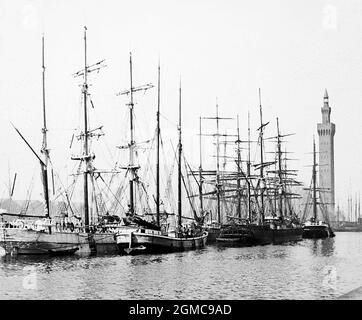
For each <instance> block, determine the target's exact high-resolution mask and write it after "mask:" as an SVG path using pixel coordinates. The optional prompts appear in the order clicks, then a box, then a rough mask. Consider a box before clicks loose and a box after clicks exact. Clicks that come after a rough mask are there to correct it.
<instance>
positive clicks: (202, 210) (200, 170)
mask: <svg viewBox="0 0 362 320" xmlns="http://www.w3.org/2000/svg"><path fill="white" fill-rule="evenodd" d="M199 135H200V137H199V146H200V165H199V200H200V210H201V214H203V212H204V203H203V197H202V186H203V182H204V181H203V179H202V132H201V117H200V119H199Z"/></svg>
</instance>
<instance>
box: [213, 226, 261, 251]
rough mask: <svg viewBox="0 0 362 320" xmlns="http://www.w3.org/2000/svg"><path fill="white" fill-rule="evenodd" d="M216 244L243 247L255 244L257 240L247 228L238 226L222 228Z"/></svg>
mask: <svg viewBox="0 0 362 320" xmlns="http://www.w3.org/2000/svg"><path fill="white" fill-rule="evenodd" d="M216 242H217V244H219V245H223V246H233V247H240V246H241V247H242V246H250V245H253V244H255V243H256V242H255V238H254V237H253V234H252V233H251V232H250V230H249V229H248V227H247V226H242V225H236V226H226V227H222V228H221V231H220V234H219V236H217V237H216Z"/></svg>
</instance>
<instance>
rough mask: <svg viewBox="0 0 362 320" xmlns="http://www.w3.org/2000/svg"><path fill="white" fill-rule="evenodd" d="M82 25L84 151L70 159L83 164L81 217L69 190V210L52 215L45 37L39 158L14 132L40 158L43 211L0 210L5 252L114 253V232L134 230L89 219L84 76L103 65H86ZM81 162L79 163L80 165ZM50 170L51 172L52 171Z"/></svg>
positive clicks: (91, 176)
mask: <svg viewBox="0 0 362 320" xmlns="http://www.w3.org/2000/svg"><path fill="white" fill-rule="evenodd" d="M86 30H87V29H86V27H85V28H84V68H83V69H82V70H81V71H79V72H77V73H76V75H75V76H83V79H84V81H83V86H82V96H83V112H84V131H83V132H82V133H81V134H80V140H83V154H82V155H81V156H77V157H72V159H73V160H78V161H80V164H81V165H83V170H82V172H79V173H78V174H77V175H79V176H83V217H81V216H77V215H76V214H74V212H73V210H72V204H71V203H70V199H69V197H68V194H65V195H66V199H67V203H68V205H69V206H68V208H69V209H70V211H71V214H70V215H69V216H68V213H65V214H64V215H63V216H62V217H55V216H51V208H50V195H49V187H48V181H49V177H48V175H49V168H53V167H52V163H51V161H50V157H49V149H48V145H47V131H48V129H47V125H46V108H45V106H46V105H45V66H44V37H43V38H42V69H43V72H42V80H43V82H42V84H43V128H42V134H43V143H42V149H41V153H42V154H43V158H41V157H40V156H39V155H38V154H37V153H36V152H35V150H34V149H33V148H32V147H31V146H30V144H29V143H28V142H27V140H26V139H25V138H24V136H23V135H22V134H21V133H20V131H19V130H18V129H17V128H15V127H14V128H15V130H16V132H17V133H18V134H19V135H20V137H21V138H22V139H23V140H24V142H25V143H26V144H27V146H28V147H29V149H30V150H31V151H32V153H33V154H34V155H35V157H36V158H37V159H38V160H39V162H40V167H41V177H42V184H43V189H44V215H43V216H39V215H28V214H27V215H23V214H22V213H10V212H2V213H0V216H1V225H0V247H1V248H3V250H4V251H5V253H6V254H19V255H20V254H40V255H43V254H57V255H58V254H81V255H90V254H95V253H117V252H118V246H117V243H116V240H115V233H116V232H117V231H118V229H119V228H123V229H127V230H129V229H131V230H134V228H132V227H131V226H130V227H128V226H124V225H123V224H122V223H120V221H118V220H117V219H113V220H112V219H110V217H109V216H108V215H105V216H104V217H103V218H104V219H99V220H98V222H93V223H92V224H91V223H90V219H89V217H90V206H89V187H88V184H89V181H88V180H91V181H92V182H94V180H93V179H94V174H96V170H95V168H94V166H93V165H92V161H93V159H94V155H91V152H90V148H89V139H90V138H91V137H92V136H96V132H95V131H96V130H95V129H93V130H90V129H89V126H88V106H87V101H88V99H90V94H89V92H88V82H87V76H88V74H89V73H91V72H93V71H98V70H99V69H100V68H102V64H101V62H99V63H96V64H95V65H92V66H89V65H88V64H87V33H86ZM80 167H81V166H79V168H80ZM52 173H53V172H52ZM9 216H10V217H11V216H12V217H13V219H12V220H9V221H7V220H5V218H4V217H9Z"/></svg>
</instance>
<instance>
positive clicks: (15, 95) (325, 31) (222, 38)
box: [0, 0, 362, 208]
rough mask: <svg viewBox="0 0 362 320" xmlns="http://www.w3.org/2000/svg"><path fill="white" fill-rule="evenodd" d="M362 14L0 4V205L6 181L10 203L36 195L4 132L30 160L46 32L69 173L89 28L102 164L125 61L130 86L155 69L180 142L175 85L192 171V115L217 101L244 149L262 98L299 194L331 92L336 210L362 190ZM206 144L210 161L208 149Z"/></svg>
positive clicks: (331, 6) (159, 2) (148, 100)
mask: <svg viewBox="0 0 362 320" xmlns="http://www.w3.org/2000/svg"><path fill="white" fill-rule="evenodd" d="M361 16H362V2H361V1H359V0H356V1H355V0H348V1H337V0H329V1H324V0H323V1H322V0H303V1H301V0H295V1H287V0H279V1H277V0H273V1H270V0H256V1H240V0H238V1H236V0H226V1H225V0H222V1H219V0H207V1H206V0H192V1H191V0H183V1H176V0H167V1H166V0H153V1H149V0H148V1H147V0H135V1H116V0H105V1H96V0H93V1H92V0H87V1H80V0H73V1H70V0H64V1H55V0H46V1H40V0H18V1H8V0H0V145H1V148H0V197H3V196H4V197H6V195H7V193H8V185H9V176H10V177H12V176H13V175H14V173H15V172H16V173H17V185H16V190H15V192H14V198H17V199H24V198H25V197H26V196H25V195H26V192H27V189H29V186H30V184H31V183H32V181H33V184H34V192H33V196H32V197H33V198H39V197H40V193H41V186H40V178H39V175H40V173H39V165H38V162H37V161H36V159H35V158H34V156H33V155H32V154H31V153H30V151H29V149H28V148H27V147H26V146H25V144H24V143H23V142H22V141H21V140H20V138H19V136H18V135H17V134H16V132H15V131H14V129H13V128H12V127H11V124H10V123H11V122H12V123H14V125H15V126H16V127H17V128H18V129H19V130H20V131H21V132H22V133H23V135H24V136H26V138H27V139H28V141H29V142H30V143H31V144H32V146H33V147H34V149H36V150H40V148H41V127H42V91H41V90H42V89H41V72H42V69H41V37H42V34H44V36H45V62H46V105H47V121H48V129H49V145H50V148H51V156H52V159H54V163H56V166H57V167H58V168H59V171H60V172H62V173H63V174H68V173H70V172H71V169H72V168H73V166H74V163H73V164H69V163H70V162H69V161H68V160H69V156H70V155H71V153H72V152H73V151H72V150H70V149H69V144H70V140H71V136H72V134H73V132H74V129H75V128H76V127H77V126H78V125H79V123H80V120H81V113H80V102H81V100H80V93H81V87H80V85H81V83H82V79H79V78H74V77H73V76H72V74H74V73H75V72H76V71H78V70H80V69H81V68H82V66H83V59H84V57H83V50H84V48H83V27H84V26H87V30H88V31H87V39H88V61H89V64H92V63H95V62H98V61H100V60H103V59H105V64H106V65H107V66H106V67H105V68H104V69H102V70H100V72H99V73H97V74H94V75H91V76H90V84H91V87H90V92H91V93H92V99H93V102H94V105H95V108H94V110H92V113H94V117H93V118H92V122H91V125H92V126H94V127H96V126H99V125H103V126H104V129H103V130H104V132H105V134H106V135H105V137H104V139H105V140H106V141H107V147H106V149H104V150H103V153H102V154H107V155H109V159H112V155H114V153H115V149H116V148H115V146H116V145H120V144H122V143H124V142H125V141H126V139H125V137H126V136H125V134H126V132H127V130H128V123H127V119H126V118H125V115H126V113H127V112H126V111H127V109H126V106H125V103H126V102H127V101H126V100H125V98H124V97H119V96H116V93H117V92H119V91H121V90H125V89H127V88H128V87H129V53H130V52H132V57H133V62H134V84H135V85H142V84H146V83H153V84H156V83H157V64H158V61H159V60H160V63H161V113H162V117H161V121H162V122H161V125H162V128H163V132H164V133H165V137H167V139H170V137H173V136H175V134H176V122H177V108H178V87H179V83H180V79H181V83H182V119H183V133H184V138H183V139H184V150H185V154H186V157H188V159H189V162H190V163H192V165H193V166H194V167H196V166H197V165H198V159H199V157H198V148H199V144H198V141H199V138H198V136H197V133H198V123H199V117H200V116H213V115H215V104H216V100H217V101H218V105H219V113H220V116H225V117H233V118H236V115H239V118H240V132H241V135H242V138H244V139H246V135H247V114H248V112H250V118H251V131H252V135H253V136H254V137H256V134H257V132H256V129H257V127H258V126H259V125H258V124H259V118H258V117H259V107H258V105H259V101H258V88H261V92H262V105H263V112H264V114H263V118H264V121H270V125H269V126H268V127H267V128H266V132H265V135H266V136H268V135H270V136H271V135H275V130H276V128H275V122H276V117H278V118H279V121H280V128H281V131H282V133H295V135H293V136H291V137H290V138H289V139H288V143H287V148H288V151H292V152H294V153H293V156H292V157H293V158H296V159H298V160H297V161H295V162H294V163H293V167H294V168H296V169H298V170H299V180H300V181H302V182H304V183H305V184H306V185H309V182H310V179H311V168H310V167H308V165H310V164H311V162H312V155H311V154H310V153H311V151H312V141H313V135H316V136H317V123H318V122H321V119H322V118H321V107H322V106H323V95H324V90H325V88H327V90H328V93H329V98H330V106H331V108H332V113H331V120H332V122H334V123H335V124H336V135H335V185H336V202H337V203H339V204H340V206H341V207H342V208H346V207H347V196H348V194H351V195H352V196H353V197H354V196H355V194H358V193H359V192H360V191H361V190H362V186H361V183H362V182H361V181H362V179H361V177H362V166H361V159H360V158H361V155H362V144H361V143H360V141H361V137H362V124H361V120H360V119H361V115H362V111H361V101H362V91H361V83H362V81H361V80H362V39H361V35H362V19H361ZM136 102H137V104H136V106H135V112H136V117H137V123H138V125H139V129H140V130H138V131H137V132H138V136H137V138H138V139H139V141H142V139H147V137H149V136H150V135H152V133H153V131H154V128H155V112H156V106H157V90H155V89H151V90H149V91H148V92H146V93H145V94H143V93H142V94H139V95H137V97H136ZM92 116H93V114H92ZM204 130H205V132H206V131H207V132H210V133H211V132H213V131H214V130H215V124H214V123H212V124H210V123H205V124H204ZM221 131H224V132H227V133H229V134H234V133H235V131H236V120H234V121H232V120H230V121H224V122H223V123H222V124H221ZM176 143H177V142H176V140H174V145H176ZM203 143H204V144H205V147H204V148H205V149H204V152H203V154H204V161H205V162H206V163H209V162H210V161H213V159H212V157H211V156H212V152H213V151H212V150H213V146H212V141H210V140H207V138H204V141H203ZM206 145H209V147H206ZM244 155H245V154H244ZM109 159H108V162H106V161H105V162H104V163H102V165H104V166H106V165H107V164H111V161H112V160H109ZM211 165H212V163H211V162H210V166H211Z"/></svg>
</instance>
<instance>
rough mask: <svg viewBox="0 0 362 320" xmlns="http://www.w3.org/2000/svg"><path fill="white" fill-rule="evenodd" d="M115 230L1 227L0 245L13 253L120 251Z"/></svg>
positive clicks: (104, 252)
mask: <svg viewBox="0 0 362 320" xmlns="http://www.w3.org/2000/svg"><path fill="white" fill-rule="evenodd" d="M114 235H115V234H114V233H94V234H87V233H82V232H59V231H54V232H52V233H51V234H49V233H46V232H39V231H34V230H24V229H18V228H2V229H0V247H1V248H3V250H4V251H5V253H6V254H12V255H64V254H77V255H91V254H116V253H118V252H119V249H118V246H117V242H116V240H115V236H114Z"/></svg>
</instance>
